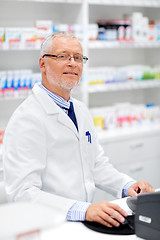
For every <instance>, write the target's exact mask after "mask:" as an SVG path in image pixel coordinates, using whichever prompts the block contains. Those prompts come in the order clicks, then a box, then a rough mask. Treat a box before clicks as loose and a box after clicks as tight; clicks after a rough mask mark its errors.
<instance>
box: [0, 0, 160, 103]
mask: <svg viewBox="0 0 160 240" xmlns="http://www.w3.org/2000/svg"><path fill="white" fill-rule="evenodd" d="M0 2H1V10H0V27H2V26H4V27H14V26H16V27H22V26H23V27H26V26H27V27H28V26H29V27H32V26H33V25H34V21H35V20H36V19H39V20H42V19H44V20H53V22H54V23H68V24H74V23H76V24H77V23H78V24H81V25H82V28H83V41H82V44H83V48H84V54H85V55H87V56H89V63H88V64H87V65H85V66H84V73H83V81H82V84H81V85H82V86H81V88H80V89H81V91H80V92H81V96H80V98H81V99H82V100H83V101H84V102H85V103H86V104H87V105H88V107H94V106H101V104H102V105H106V104H107V105H109V104H111V103H112V102H113V103H115V102H116V101H118V100H119V99H120V101H121V100H124V101H127V100H128V96H131V97H129V100H130V99H132V100H133V99H134V97H133V95H135V94H136V95H140V96H139V97H135V98H137V99H139V101H142V102H143V101H147V96H149V99H148V101H150V100H151V99H152V97H153V100H154V101H155V102H156V103H158V104H160V99H159V96H158V95H159V94H158V91H159V88H160V80H152V79H151V80H147V81H141V82H127V83H115V84H101V85H100V84H99V85H88V81H87V80H88V70H89V68H90V67H96V66H102V65H105V66H117V67H118V66H123V65H125V64H132V63H133V64H135V63H138V64H141V63H142V64H149V63H150V64H151V65H154V64H158V63H159V59H158V55H159V54H158V52H159V50H160V42H158V41H157V42H143V43H139V42H118V41H113V42H109V41H89V40H88V39H87V30H88V25H89V24H90V23H96V21H97V20H98V19H99V18H111V16H112V18H117V17H118V18H121V17H122V16H123V14H124V13H125V11H126V12H127V13H129V14H130V13H132V12H133V11H142V12H143V13H144V14H145V15H146V16H149V17H152V16H153V17H156V18H158V16H159V11H158V10H159V8H160V1H159V0H130V1H128V0H121V1H120V0H10V1H9V0H7V1H5V0H1V1H0ZM8 6H9V7H8ZM71 9H72V11H71ZM6 10H7V11H6ZM15 10H18V12H19V15H18V14H16V12H17V11H15ZM35 10H36V11H35ZM6 12H7V14H6ZM68 13H69V14H68ZM0 55H1V58H2V59H4V61H3V62H2V64H1V68H2V69H0V70H8V69H9V70H13V69H23V68H24V67H25V68H31V69H32V70H33V71H35V72H37V71H39V67H38V56H39V50H38V49H35V50H25V49H22V50H12V51H9V50H0ZM150 55H151V57H148V56H150ZM95 56H96V58H95ZM108 56H109V57H108ZM115 56H116V57H115ZM8 59H9V60H10V61H8ZM22 59H23V61H22ZM6 62H7V65H6ZM128 90H130V91H129V93H127V91H128ZM131 90H132V91H131ZM124 93H125V94H124ZM143 94H145V96H143V97H142V95H143ZM112 95H113V96H112ZM115 95H116V96H115ZM121 95H123V97H121ZM124 95H125V96H126V97H125V96H124ZM95 96H96V97H97V99H98V102H97V103H96V101H95ZM104 98H105V99H106V100H105V101H104V102H103V99H104ZM108 98H109V99H110V100H109V101H108V100H107V99H108ZM15 101H16V104H15V105H16V106H17V104H18V99H16V100H15ZM19 101H20V102H21V101H22V99H19ZM2 102H3V101H2V100H1V105H2V107H3V104H2ZM136 103H137V102H136ZM7 104H8V101H4V105H5V106H6V107H7Z"/></svg>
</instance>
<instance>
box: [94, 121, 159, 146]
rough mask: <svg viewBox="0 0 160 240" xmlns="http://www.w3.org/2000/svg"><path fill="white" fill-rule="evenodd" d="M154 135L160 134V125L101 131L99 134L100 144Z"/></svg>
mask: <svg viewBox="0 0 160 240" xmlns="http://www.w3.org/2000/svg"><path fill="white" fill-rule="evenodd" d="M154 134H158V135H159V134H160V123H150V124H148V125H140V126H136V127H128V128H121V129H115V130H101V131H99V132H98V138H99V140H100V143H101V144H102V143H107V142H108V143H111V142H118V141H121V140H126V139H128V138H130V137H132V138H134V137H135V138H136V139H138V138H139V137H142V136H143V137H146V136H148V135H149V136H150V135H154Z"/></svg>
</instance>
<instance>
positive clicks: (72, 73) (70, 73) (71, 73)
mask: <svg viewBox="0 0 160 240" xmlns="http://www.w3.org/2000/svg"><path fill="white" fill-rule="evenodd" d="M63 74H66V75H67V74H68V75H73V76H77V75H78V74H77V73H75V72H64V73H63Z"/></svg>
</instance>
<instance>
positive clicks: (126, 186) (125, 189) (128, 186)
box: [122, 181, 136, 198]
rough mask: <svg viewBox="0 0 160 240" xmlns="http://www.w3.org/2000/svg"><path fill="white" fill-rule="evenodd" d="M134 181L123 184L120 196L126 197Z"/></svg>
mask: <svg viewBox="0 0 160 240" xmlns="http://www.w3.org/2000/svg"><path fill="white" fill-rule="evenodd" d="M135 182H136V181H130V182H128V183H127V184H126V185H125V186H124V188H123V190H122V198H123V197H128V189H129V188H130V187H131V186H132V185H133V184H134V183H135Z"/></svg>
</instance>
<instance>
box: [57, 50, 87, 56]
mask: <svg viewBox="0 0 160 240" xmlns="http://www.w3.org/2000/svg"><path fill="white" fill-rule="evenodd" d="M61 53H68V54H70V52H69V51H66V50H64V51H61V52H59V53H57V54H61ZM73 55H80V56H82V55H83V54H82V53H78V52H77V53H73Z"/></svg>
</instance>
